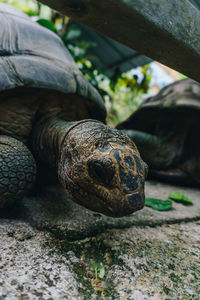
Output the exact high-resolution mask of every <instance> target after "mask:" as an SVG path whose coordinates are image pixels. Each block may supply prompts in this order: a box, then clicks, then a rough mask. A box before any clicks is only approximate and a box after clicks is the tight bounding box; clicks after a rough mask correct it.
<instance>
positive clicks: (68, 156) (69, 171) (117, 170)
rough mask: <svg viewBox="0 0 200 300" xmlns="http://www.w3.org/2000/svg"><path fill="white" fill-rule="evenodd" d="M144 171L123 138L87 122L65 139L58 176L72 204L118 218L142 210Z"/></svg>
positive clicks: (134, 153)
mask: <svg viewBox="0 0 200 300" xmlns="http://www.w3.org/2000/svg"><path fill="white" fill-rule="evenodd" d="M146 169H147V167H146V164H145V163H144V162H143V160H142V159H141V157H140V154H139V152H138V150H137V148H136V146H135V144H134V143H133V142H132V141H131V140H130V139H129V138H128V137H127V136H126V135H124V134H123V133H121V132H120V131H118V130H116V129H113V128H110V127H108V126H105V125H104V124H102V123H100V122H95V121H91V120H90V121H89V120H88V121H86V122H83V123H80V124H78V125H77V126H75V127H74V128H72V129H71V130H70V131H69V133H68V134H67V136H66V137H65V140H64V142H63V145H62V148H61V157H60V160H59V168H58V170H59V171H58V172H59V178H60V181H61V183H62V185H63V186H64V188H65V189H66V190H67V191H68V193H69V194H70V196H71V197H72V199H73V200H74V201H75V202H77V203H78V204H80V205H83V206H85V207H86V208H88V209H91V210H93V211H96V212H100V213H103V214H105V215H108V216H112V217H122V216H126V215H129V214H131V213H133V212H134V211H136V210H139V209H141V208H143V206H144V181H145V176H146Z"/></svg>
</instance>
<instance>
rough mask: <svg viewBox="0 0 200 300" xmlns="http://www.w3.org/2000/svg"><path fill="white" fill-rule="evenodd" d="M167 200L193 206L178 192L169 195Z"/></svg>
mask: <svg viewBox="0 0 200 300" xmlns="http://www.w3.org/2000/svg"><path fill="white" fill-rule="evenodd" d="M168 198H169V199H172V200H174V201H175V202H179V203H183V204H185V205H193V202H192V201H191V200H190V199H189V198H188V197H186V196H185V195H183V194H181V193H180V192H179V191H176V192H174V193H171V194H169V196H168Z"/></svg>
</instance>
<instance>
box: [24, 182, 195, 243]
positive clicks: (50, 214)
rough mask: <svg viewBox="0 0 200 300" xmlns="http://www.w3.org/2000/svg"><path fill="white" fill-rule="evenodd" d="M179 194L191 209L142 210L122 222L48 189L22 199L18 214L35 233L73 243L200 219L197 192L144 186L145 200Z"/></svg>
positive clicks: (56, 190)
mask: <svg viewBox="0 0 200 300" xmlns="http://www.w3.org/2000/svg"><path fill="white" fill-rule="evenodd" d="M176 190H178V191H180V192H182V193H184V194H185V195H186V196H188V197H190V199H191V200H192V201H193V203H194V205H192V206H184V205H182V204H178V203H175V202H174V204H173V209H172V210H171V211H167V212H166V211H164V212H161V211H160V212H159V211H155V210H152V209H151V208H148V207H145V208H144V209H143V210H141V211H138V212H136V213H134V214H132V215H131V216H130V217H125V218H115V219H113V218H110V217H105V216H103V215H100V214H97V213H93V212H91V211H89V210H87V209H85V208H84V207H81V206H79V205H77V204H75V203H74V202H72V201H70V200H69V199H68V198H67V197H66V196H65V194H64V193H63V191H62V190H59V189H58V188H54V187H52V188H51V187H49V189H48V190H47V191H46V194H45V195H44V194H43V196H42V197H37V198H36V197H35V198H34V197H32V198H24V200H23V202H22V203H21V208H20V211H21V214H22V216H23V217H24V218H25V219H26V220H28V222H29V223H30V224H32V225H34V226H36V227H37V228H39V229H48V230H50V231H51V232H53V233H54V234H56V236H57V237H61V238H63V237H65V238H67V239H71V240H76V239H82V238H85V237H88V236H93V235H96V234H98V233H100V232H102V231H103V230H105V229H110V228H126V227H130V226H133V225H136V226H141V225H149V226H154V225H156V224H163V223H166V222H167V223H177V222H180V221H181V220H195V219H196V218H198V217H199V216H200V200H199V199H200V191H199V190H198V189H192V188H186V187H176V186H170V185H167V184H156V185H153V184H152V183H150V182H147V183H146V196H147V197H155V198H160V199H163V200H165V199H167V197H168V195H169V194H170V193H171V192H173V191H176Z"/></svg>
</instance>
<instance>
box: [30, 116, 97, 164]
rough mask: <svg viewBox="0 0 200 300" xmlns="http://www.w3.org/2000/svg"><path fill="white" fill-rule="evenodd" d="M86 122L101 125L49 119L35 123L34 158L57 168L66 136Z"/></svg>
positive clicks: (86, 120) (82, 121)
mask: <svg viewBox="0 0 200 300" xmlns="http://www.w3.org/2000/svg"><path fill="white" fill-rule="evenodd" d="M86 122H98V123H101V122H99V121H96V120H91V119H85V120H81V121H72V122H71V121H64V120H59V119H49V120H45V121H44V120H41V121H39V122H37V125H36V127H35V129H34V131H33V151H34V153H35V156H36V157H38V158H39V159H40V160H41V161H42V162H44V163H47V164H48V165H49V166H50V167H53V168H57V165H58V161H59V158H60V155H61V149H62V145H63V143H64V140H65V139H66V137H67V135H68V134H69V132H70V131H71V130H73V129H74V128H75V127H76V126H78V125H80V124H82V123H86Z"/></svg>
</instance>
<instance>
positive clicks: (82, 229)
mask: <svg viewBox="0 0 200 300" xmlns="http://www.w3.org/2000/svg"><path fill="white" fill-rule="evenodd" d="M146 189H147V190H146V194H147V195H148V196H153V197H159V198H162V199H166V198H167V196H168V194H169V193H170V192H172V191H175V190H177V189H178V190H179V191H181V192H183V193H184V194H185V195H186V196H189V197H190V198H191V199H192V200H193V201H194V206H187V207H185V206H183V205H181V204H177V203H175V204H174V209H173V210H171V211H167V212H157V211H153V210H151V209H150V208H145V209H144V210H143V211H141V212H138V213H137V214H135V215H133V216H131V217H130V218H122V219H111V218H106V217H103V216H100V215H97V214H94V213H91V212H89V211H87V210H85V209H84V208H82V207H79V206H78V205H76V204H73V203H72V202H71V201H70V200H66V199H65V197H64V195H63V192H62V191H58V189H55V188H49V189H48V190H47V192H46V195H43V197H35V198H34V197H32V198H26V199H23V201H22V202H21V204H20V205H19V206H18V207H17V209H16V210H15V211H11V210H10V211H1V218H0V245H1V247H0V270H1V272H0V299H5V300H17V299H20V300H29V299H31V300H32V299H33V300H37V299H41V300H43V299H44V300H45V299H47V300H54V299H56V300H57V299H58V300H63V299H69V300H90V299H98V300H101V299H108V300H117V299H119V300H121V299H122V300H123V299H126V300H169V299H170V300H177V299H181V300H182V299H183V300H190V299H191V300H192V299H194V300H198V299H199V295H200V235H199V232H200V214H199V205H200V200H199V199H200V191H199V190H198V189H192V188H181V187H174V186H170V185H167V184H157V185H155V183H154V185H153V184H151V183H147V185H146ZM36 200H37V201H36ZM6 214H7V216H8V214H10V217H9V218H7V219H6V218H5V217H6ZM20 214H21V215H20ZM3 216H4V218H3ZM23 216H24V218H26V220H27V221H28V222H29V223H31V224H32V225H34V226H37V227H38V228H40V229H41V230H38V229H36V228H35V227H32V226H31V225H30V224H29V223H26V222H25V221H24V220H22V217H23ZM47 230H48V231H47ZM52 233H53V234H52ZM95 268H96V269H95ZM97 268H100V269H101V274H100V273H98V270H97Z"/></svg>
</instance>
